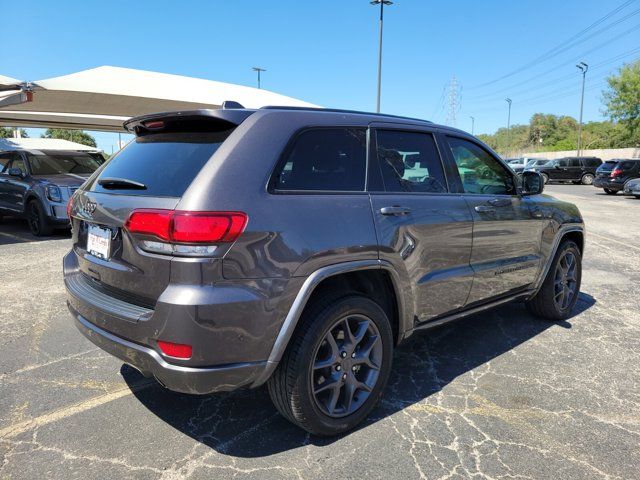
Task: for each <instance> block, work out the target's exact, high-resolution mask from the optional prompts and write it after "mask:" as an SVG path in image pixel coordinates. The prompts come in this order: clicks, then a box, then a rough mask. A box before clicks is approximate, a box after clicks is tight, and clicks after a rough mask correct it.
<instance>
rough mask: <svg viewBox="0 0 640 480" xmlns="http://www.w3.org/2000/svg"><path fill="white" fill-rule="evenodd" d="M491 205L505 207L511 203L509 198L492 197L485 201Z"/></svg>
mask: <svg viewBox="0 0 640 480" xmlns="http://www.w3.org/2000/svg"><path fill="white" fill-rule="evenodd" d="M487 203H488V204H489V205H491V206H492V207H506V206H507V205H511V199H509V198H492V199H491V200H489V201H488V202H487Z"/></svg>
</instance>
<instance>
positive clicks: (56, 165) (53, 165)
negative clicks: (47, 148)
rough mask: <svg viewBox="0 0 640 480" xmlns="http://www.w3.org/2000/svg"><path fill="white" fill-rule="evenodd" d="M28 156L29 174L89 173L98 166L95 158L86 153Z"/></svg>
mask: <svg viewBox="0 0 640 480" xmlns="http://www.w3.org/2000/svg"><path fill="white" fill-rule="evenodd" d="M28 158H29V165H30V166H31V175H58V174H64V173H75V174H90V173H93V172H95V171H96V169H97V168H98V167H99V166H100V163H99V162H98V160H97V159H96V158H94V157H92V156H91V155H89V154H86V153H72V154H69V153H64V154H55V153H47V154H29V155H28Z"/></svg>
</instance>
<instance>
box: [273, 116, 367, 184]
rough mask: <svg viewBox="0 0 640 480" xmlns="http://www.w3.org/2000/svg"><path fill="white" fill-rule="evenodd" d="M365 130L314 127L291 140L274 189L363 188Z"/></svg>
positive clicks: (277, 173)
mask: <svg viewBox="0 0 640 480" xmlns="http://www.w3.org/2000/svg"><path fill="white" fill-rule="evenodd" d="M366 139H367V135H366V130H365V129H363V128H317V129H310V130H305V131H304V132H302V133H300V134H299V135H298V137H297V138H296V139H295V140H294V143H293V147H292V148H291V150H290V151H289V153H288V155H287V157H286V160H285V161H284V162H281V164H280V166H279V167H278V169H277V171H276V172H275V177H274V183H273V185H274V188H275V189H276V190H302V191H343V192H344V191H349V192H362V191H364V184H365V173H366V160H367V159H366Z"/></svg>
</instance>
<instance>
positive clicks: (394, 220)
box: [64, 107, 584, 435]
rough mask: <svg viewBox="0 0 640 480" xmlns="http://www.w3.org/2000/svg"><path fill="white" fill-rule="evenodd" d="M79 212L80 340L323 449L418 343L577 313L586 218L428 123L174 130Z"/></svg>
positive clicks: (302, 112) (287, 119)
mask: <svg viewBox="0 0 640 480" xmlns="http://www.w3.org/2000/svg"><path fill="white" fill-rule="evenodd" d="M125 126H126V128H127V129H128V130H130V131H131V132H133V133H135V135H136V138H135V140H134V141H132V142H131V143H130V144H129V145H128V146H127V147H126V148H124V149H123V150H122V151H121V152H120V153H118V154H117V155H116V156H114V157H113V158H112V159H111V160H109V161H108V162H107V163H106V164H105V165H103V166H102V167H101V168H100V169H99V170H98V171H97V172H96V173H95V174H94V175H93V176H92V177H91V178H90V179H89V180H88V181H87V183H85V184H84V186H83V187H82V188H81V189H80V190H78V191H77V192H76V193H75V195H74V196H73V198H72V200H71V204H70V214H71V217H72V223H73V248H72V250H71V252H69V254H68V255H66V257H65V258H64V280H65V284H66V287H67V290H68V294H69V295H68V305H69V309H70V311H71V313H72V315H73V318H74V320H75V324H76V326H77V328H78V329H79V330H80V331H81V332H82V333H83V334H84V335H85V336H87V337H88V338H89V339H90V340H91V341H92V342H94V343H95V344H96V345H98V346H99V347H101V348H103V349H104V350H106V351H107V352H109V353H111V354H113V355H115V356H116V357H118V358H120V359H122V360H123V361H124V362H126V363H128V364H131V365H132V366H134V367H135V368H137V369H138V370H140V371H141V372H142V373H143V374H144V375H147V376H154V377H155V378H156V379H157V380H158V381H159V382H160V383H161V384H163V385H164V386H166V387H167V388H169V389H171V390H175V391H179V392H186V393H196V394H206V393H211V392H218V391H225V390H233V389H237V388H240V387H258V386H260V385H263V384H265V383H266V384H267V385H268V389H269V393H270V395H271V397H272V399H273V401H274V403H275V405H276V407H277V408H278V410H279V411H280V412H281V413H282V414H283V415H284V416H285V417H286V418H288V419H289V420H290V421H292V422H294V423H295V424H297V425H299V426H301V427H302V428H304V429H306V430H308V431H309V432H312V433H314V434H319V435H333V434H337V433H340V432H344V431H347V430H349V429H351V428H353V427H354V426H355V425H357V424H358V422H360V421H362V420H363V419H364V418H365V417H366V416H367V414H368V413H369V412H370V411H371V409H372V408H373V406H374V405H375V403H376V401H377V400H378V399H379V398H380V396H381V395H382V391H383V389H384V386H385V383H386V381H387V378H388V376H389V371H390V368H391V359H392V353H393V349H394V347H395V346H396V345H397V344H398V343H400V342H401V341H403V340H405V339H407V338H408V337H409V336H411V335H412V334H413V333H414V332H417V331H419V330H425V329H428V328H430V327H434V326H437V325H441V324H442V323H444V322H448V321H451V320H455V319H458V318H460V317H463V316H465V315H469V314H472V313H477V312H480V311H483V310H485V309H488V308H491V307H495V306H497V305H500V304H503V303H505V302H510V301H514V300H521V301H526V302H527V303H528V305H529V306H530V307H531V309H532V310H533V312H534V313H536V314H538V315H539V316H541V317H544V318H547V319H552V320H560V319H565V318H567V317H568V316H569V315H570V312H571V310H572V308H573V306H574V305H575V303H576V300H577V298H578V293H579V289H580V278H581V256H582V251H583V248H584V225H583V221H582V218H581V216H580V213H579V212H578V209H577V208H576V207H575V206H573V205H571V204H568V203H564V202H560V201H558V200H556V199H554V198H552V197H549V196H544V195H539V193H541V191H542V188H543V183H542V181H541V180H542V179H541V177H540V174H538V173H535V172H525V173H524V175H523V178H522V179H519V178H518V177H517V176H516V175H515V174H514V173H513V172H512V171H511V169H509V168H508V167H507V166H506V165H505V164H504V163H503V162H502V160H500V158H499V157H498V156H497V155H496V154H495V153H494V152H492V151H491V150H490V149H489V148H487V147H486V146H485V145H484V144H482V143H481V142H479V141H478V140H477V139H476V138H474V137H472V136H470V135H468V134H467V133H464V132H462V131H459V130H455V129H452V128H448V127H444V126H439V125H435V124H433V123H431V122H427V121H422V120H413V119H408V118H400V117H394V116H388V115H374V114H366V113H358V112H347V111H338V110H321V109H296V108H287V107H272V108H263V109H260V110H247V109H233V110H232V109H227V110H225V109H221V110H198V111H185V112H175V113H162V114H155V115H148V116H144V117H138V118H134V119H132V120H129V121H128V122H126V124H125Z"/></svg>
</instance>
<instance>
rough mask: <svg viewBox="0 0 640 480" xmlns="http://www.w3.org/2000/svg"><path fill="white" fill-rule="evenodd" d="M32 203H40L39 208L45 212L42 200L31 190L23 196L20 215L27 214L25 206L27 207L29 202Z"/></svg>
mask: <svg viewBox="0 0 640 480" xmlns="http://www.w3.org/2000/svg"><path fill="white" fill-rule="evenodd" d="M32 201H36V202H40V206H41V207H42V208H43V209H44V211H45V212H46V207H45V205H44V203H43V202H42V199H41V198H40V196H39V195H38V194H37V193H36V192H34V191H33V190H29V191H28V192H27V193H26V195H25V196H24V202H23V205H22V213H23V215H26V214H27V205H29V202H32Z"/></svg>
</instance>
